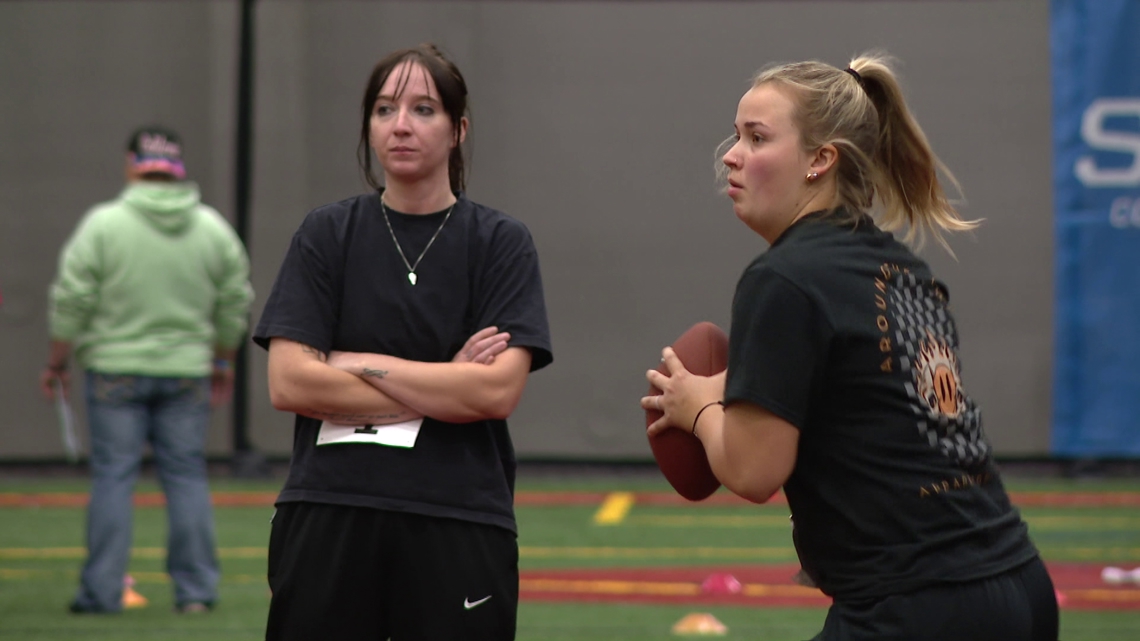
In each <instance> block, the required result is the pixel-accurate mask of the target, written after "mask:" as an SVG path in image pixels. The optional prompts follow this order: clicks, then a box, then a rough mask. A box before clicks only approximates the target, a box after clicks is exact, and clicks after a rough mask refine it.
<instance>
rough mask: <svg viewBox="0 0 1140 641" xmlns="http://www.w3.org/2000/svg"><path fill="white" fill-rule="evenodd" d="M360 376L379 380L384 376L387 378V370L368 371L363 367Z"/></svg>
mask: <svg viewBox="0 0 1140 641" xmlns="http://www.w3.org/2000/svg"><path fill="white" fill-rule="evenodd" d="M360 375H361V376H364V377H365V378H377V379H379V378H384V377H385V376H387V375H388V370H386V369H368V368H367V367H365V368H364V371H363V372H361V373H360Z"/></svg>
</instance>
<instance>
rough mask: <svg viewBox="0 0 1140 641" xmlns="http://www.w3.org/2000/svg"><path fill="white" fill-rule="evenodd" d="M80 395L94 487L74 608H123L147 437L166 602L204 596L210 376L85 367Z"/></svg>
mask: <svg viewBox="0 0 1140 641" xmlns="http://www.w3.org/2000/svg"><path fill="white" fill-rule="evenodd" d="M86 398H87V422H88V424H89V426H90V431H91V463H90V465H91V476H92V486H91V502H90V504H89V505H88V508H87V562H86V563H85V564H84V566H83V572H82V574H81V576H80V582H79V590H78V592H77V593H76V595H75V603H74V607H77V608H79V609H82V610H88V611H96V612H116V611H119V610H121V609H122V596H123V578H124V576H125V575H126V571H127V563H128V561H129V560H130V553H131V520H132V512H133V510H132V508H133V505H132V499H133V496H132V495H133V493H134V488H135V481H136V480H137V479H138V476H139V467H140V465H141V463H142V457H143V451H144V449H145V446H146V445H147V443H149V444H150V446H151V449H152V450H153V452H154V458H155V464H156V467H157V469H158V478H159V481H160V482H161V483H162V490H163V492H164V493H165V494H166V504H167V523H168V531H167V544H166V571H167V572H168V573H169V574H170V578H171V579H172V580H173V583H174V602H175V604H176V605H184V604H186V603H192V602H199V603H211V604H212V603H213V602H214V601H216V600H217V585H218V576H219V573H220V572H219V569H218V558H217V549H216V543H215V541H214V514H213V508H212V507H211V505H210V491H209V487H208V484H207V479H206V457H205V446H206V430H207V428H208V427H209V421H210V381H209V379H208V378H161V377H153V376H129V375H117V374H100V373H98V372H92V371H88V372H87V386H86Z"/></svg>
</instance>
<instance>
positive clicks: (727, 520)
mask: <svg viewBox="0 0 1140 641" xmlns="http://www.w3.org/2000/svg"><path fill="white" fill-rule="evenodd" d="M626 523H631V524H636V525H654V526H658V527H765V528H771V527H780V528H784V529H787V530H788V531H791V529H792V525H791V521H789V520H788V516H787V515H783V516H765V515H762V514H761V515H755V516H698V515H692V516H665V515H650V514H644V515H638V516H631V517H629V518H628V519H626Z"/></svg>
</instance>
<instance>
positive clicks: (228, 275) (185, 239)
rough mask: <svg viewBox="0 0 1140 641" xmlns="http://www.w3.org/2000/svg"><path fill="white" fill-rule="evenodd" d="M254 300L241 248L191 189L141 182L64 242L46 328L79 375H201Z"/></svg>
mask: <svg viewBox="0 0 1140 641" xmlns="http://www.w3.org/2000/svg"><path fill="white" fill-rule="evenodd" d="M252 300H253V290H252V288H251V287H250V284H249V258H248V256H247V255H246V252H245V248H244V247H243V246H242V244H241V241H240V240H239V239H238V237H237V234H236V233H234V230H233V228H232V227H231V226H230V224H229V222H227V221H226V219H225V218H223V217H222V216H221V215H220V214H219V213H218V212H217V211H215V210H214V209H212V208H210V207H208V206H206V205H203V204H202V203H201V202H200V200H199V194H198V186H197V185H196V184H194V183H191V182H171V183H168V182H154V181H138V182H132V183H130V184H128V185H127V187H126V189H124V190H123V193H122V194H120V195H119V198H118V199H116V200H113V201H111V202H109V203H103V204H101V205H97V206H95V207H94V208H92V209H91V210H90V211H89V212H87V214H86V215H85V216H84V217H83V219H82V220H81V221H80V223H79V226H78V227H77V228H76V230H75V233H74V234H72V236H71V238H70V239H69V240H68V242H67V244H66V245H64V248H63V251H62V253H61V254H60V259H59V275H58V277H57V278H56V280H55V282H54V283H53V284H52V286H51V292H50V311H49V325H50V330H51V337H52V338H53V339H54V340H59V341H71V342H74V344H75V358H76V360H77V361H78V363H79V364H80V365H81V366H82V367H83V368H85V369H90V370H94V371H97V372H103V373H108V374H137V375H143V376H176V377H196V376H208V375H209V373H210V370H211V361H212V359H213V354H214V348H215V347H221V348H224V349H232V348H234V347H236V346H237V345H238V344H239V342H240V341H241V340H242V337H243V336H244V334H245V331H246V327H247V324H248V314H249V305H250V302H251V301H252Z"/></svg>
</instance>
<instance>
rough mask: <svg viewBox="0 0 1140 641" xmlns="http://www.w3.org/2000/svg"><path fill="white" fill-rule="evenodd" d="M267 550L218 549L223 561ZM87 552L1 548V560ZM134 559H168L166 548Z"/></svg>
mask: <svg viewBox="0 0 1140 641" xmlns="http://www.w3.org/2000/svg"><path fill="white" fill-rule="evenodd" d="M267 554H268V549H267V548H218V556H219V557H221V558H223V559H263V558H265V556H266V555H267ZM86 556H87V550H86V549H84V548H78V547H68V548H0V559H82V558H84V557H86ZM131 558H133V559H163V558H166V548H131Z"/></svg>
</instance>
